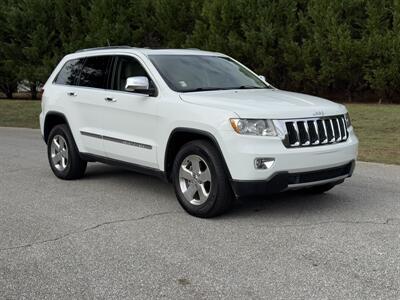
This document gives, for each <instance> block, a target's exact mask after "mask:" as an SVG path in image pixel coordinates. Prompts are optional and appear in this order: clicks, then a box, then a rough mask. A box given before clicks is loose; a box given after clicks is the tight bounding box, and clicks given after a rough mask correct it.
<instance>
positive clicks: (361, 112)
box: [346, 104, 400, 165]
mask: <svg viewBox="0 0 400 300" xmlns="http://www.w3.org/2000/svg"><path fill="white" fill-rule="evenodd" d="M346 107H347V109H348V110H349V112H350V118H351V121H352V123H353V126H354V128H355V131H356V134H357V136H358V138H359V140H360V147H359V156H358V159H359V160H363V161H372V162H382V163H387V164H398V165H400V105H383V104H380V105H379V104H351V105H349V104H346Z"/></svg>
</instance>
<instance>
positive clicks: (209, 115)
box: [40, 48, 358, 188]
mask: <svg viewBox="0 0 400 300" xmlns="http://www.w3.org/2000/svg"><path fill="white" fill-rule="evenodd" d="M152 54H162V55H170V54H171V55H180V54H182V55H203V56H204V55H210V56H224V57H226V56H225V55H224V54H220V53H214V52H206V51H200V50H172V49H171V50H151V49H137V48H110V49H99V50H90V51H82V52H77V53H73V54H70V55H67V56H65V57H64V58H63V59H62V61H61V62H60V63H59V65H58V66H57V68H56V69H55V70H54V72H53V73H52V74H51V76H50V78H49V80H48V81H47V83H46V84H45V86H44V91H45V92H44V95H43V99H42V113H41V114H40V125H41V131H42V134H43V135H44V136H46V129H45V128H46V124H45V119H46V116H47V115H48V113H50V112H57V113H60V114H62V115H64V116H65V117H66V119H67V121H68V124H69V127H70V129H71V132H72V135H73V138H74V140H75V142H76V145H77V147H78V149H79V152H80V153H83V154H91V155H94V156H96V157H105V158H109V159H111V160H115V161H121V162H126V163H130V164H134V165H139V166H142V167H145V168H149V169H151V170H157V171H159V172H161V173H162V172H166V171H167V170H166V152H167V147H168V141H169V138H170V136H171V134H172V133H173V132H174V131H176V130H184V129H190V130H194V131H196V132H203V133H205V134H207V136H210V137H212V139H213V140H214V142H215V143H217V146H218V148H219V149H220V151H221V154H222V156H223V159H224V160H225V162H226V165H227V168H228V170H229V174H230V179H231V180H232V181H237V182H242V181H243V182H246V181H268V180H269V179H270V178H272V177H273V176H275V175H276V174H279V173H281V172H286V173H289V174H290V173H299V172H309V171H314V170H322V169H329V168H333V167H336V166H341V165H344V164H348V163H351V162H353V161H355V160H356V157H357V148H358V140H357V138H356V136H355V134H354V131H353V128H352V127H351V126H350V127H349V128H347V133H346V135H347V139H346V140H345V141H343V142H340V143H332V144H324V145H316V146H312V147H293V148H288V147H286V146H285V145H284V143H283V141H282V140H283V138H284V136H282V135H280V136H251V135H241V134H238V133H236V132H235V131H234V130H233V128H232V126H231V123H230V119H232V118H248V119H271V120H275V121H274V122H280V121H279V120H288V119H303V118H308V119H310V120H313V119H318V118H322V117H329V116H339V115H340V116H342V115H345V114H346V113H347V110H346V108H345V106H344V105H341V104H337V103H334V102H331V101H328V100H324V99H321V98H318V97H313V96H309V95H304V94H299V93H292V92H286V91H282V90H279V89H275V88H274V89H263V90H239V89H238V90H217V91H199V92H191V93H179V92H176V91H173V90H172V89H171V88H170V87H169V86H168V85H167V84H166V83H165V81H164V80H163V78H162V76H161V75H160V74H159V72H158V71H157V69H156V67H155V66H154V65H153V63H152V62H151V61H150V60H149V58H148V56H149V55H152ZM99 55H125V56H132V57H134V58H136V59H137V60H138V61H139V62H140V63H141V64H142V66H143V67H144V68H145V70H146V71H147V72H148V74H149V75H150V77H151V78H152V80H153V81H154V83H155V85H156V87H157V90H158V94H157V96H155V97H150V96H148V95H144V94H139V93H132V92H123V91H115V90H106V89H95V88H86V87H80V86H67V85H59V84H55V83H54V79H55V78H56V76H57V74H58V73H59V71H60V69H61V68H62V67H63V66H64V64H65V63H66V62H67V61H69V60H71V59H75V58H82V57H90V56H99ZM253 74H254V73H253ZM255 75H256V74H255ZM106 98H109V99H112V101H105V100H104V99H106ZM332 128H333V127H332ZM96 136H97V137H100V138H94V137H96ZM264 157H265V158H273V159H274V163H273V164H272V166H270V167H269V168H265V169H256V168H255V166H254V160H255V159H256V158H264ZM346 175H347V176H341V178H333V179H335V180H339V179H342V178H345V177H348V176H350V175H351V172H350V173H349V174H346ZM333 179H330V180H333ZM328 181H329V180H328ZM323 182H326V180H325V179H323V180H317V181H316V182H308V183H307V184H305V185H317V184H321V183H323ZM300 186H301V185H300ZM290 187H291V186H289V187H288V188H290ZM296 187H298V186H297V185H295V184H292V188H296Z"/></svg>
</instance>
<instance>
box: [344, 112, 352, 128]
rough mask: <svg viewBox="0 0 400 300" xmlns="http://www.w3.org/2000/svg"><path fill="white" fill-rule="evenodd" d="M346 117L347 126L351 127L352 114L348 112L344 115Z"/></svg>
mask: <svg viewBox="0 0 400 300" xmlns="http://www.w3.org/2000/svg"><path fill="white" fill-rule="evenodd" d="M344 119H345V120H346V126H347V128H349V127H350V126H351V120H350V115H349V113H346V114H345V115H344Z"/></svg>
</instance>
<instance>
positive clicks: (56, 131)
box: [47, 125, 73, 178]
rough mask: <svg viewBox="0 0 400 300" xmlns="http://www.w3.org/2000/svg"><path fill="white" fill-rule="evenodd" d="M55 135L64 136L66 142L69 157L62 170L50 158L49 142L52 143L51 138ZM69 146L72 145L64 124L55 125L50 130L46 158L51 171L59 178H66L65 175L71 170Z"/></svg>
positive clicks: (70, 149) (70, 150)
mask: <svg viewBox="0 0 400 300" xmlns="http://www.w3.org/2000/svg"><path fill="white" fill-rule="evenodd" d="M56 135H60V136H62V137H63V138H64V140H65V142H66V143H67V148H68V158H69V159H68V163H67V167H66V168H65V169H64V170H63V171H60V170H58V169H57V168H56V167H55V166H54V164H53V161H52V159H51V144H52V141H53V138H54V137H55V136H56ZM71 147H73V144H72V143H71V139H70V137H69V135H68V133H67V132H66V129H65V126H64V125H57V126H55V127H54V128H53V129H52V130H51V131H50V134H49V139H48V141H47V158H48V160H49V164H50V167H51V169H52V171H53V173H54V174H55V175H56V176H57V177H59V178H67V176H68V174H69V172H70V170H71V164H72V148H71Z"/></svg>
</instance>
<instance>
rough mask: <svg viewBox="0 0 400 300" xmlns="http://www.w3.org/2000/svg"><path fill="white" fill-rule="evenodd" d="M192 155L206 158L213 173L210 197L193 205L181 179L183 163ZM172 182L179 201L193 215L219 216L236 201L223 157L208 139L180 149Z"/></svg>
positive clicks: (173, 170) (192, 142) (203, 216)
mask: <svg viewBox="0 0 400 300" xmlns="http://www.w3.org/2000/svg"><path fill="white" fill-rule="evenodd" d="M191 155H195V156H198V157H200V158H201V159H202V160H204V162H205V163H206V165H207V167H208V168H209V170H210V173H211V181H210V184H209V187H208V188H209V195H208V198H207V200H206V201H205V202H204V203H203V204H200V205H193V204H192V203H191V202H189V201H188V200H187V199H186V198H185V196H184V195H183V192H182V189H181V182H180V180H179V170H180V168H181V164H182V162H183V161H184V160H185V159H187V158H188V157H189V156H191ZM172 182H173V185H174V188H175V194H176V197H177V198H178V201H179V203H180V204H181V206H182V207H183V208H184V209H185V210H186V211H187V212H188V213H189V214H191V215H192V216H196V217H200V218H211V217H215V216H218V215H220V214H222V213H224V212H226V211H227V210H228V209H229V208H230V207H231V206H232V203H233V201H234V198H233V194H232V190H231V187H230V184H229V179H228V176H227V172H226V169H225V166H224V164H223V161H222V158H221V156H220V154H219V152H218V150H217V149H216V148H215V146H214V145H213V144H212V143H210V142H208V141H206V140H195V141H191V142H189V143H187V144H185V145H184V146H183V147H182V148H181V149H180V150H179V152H178V154H177V155H176V157H175V161H174V164H173V167H172Z"/></svg>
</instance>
